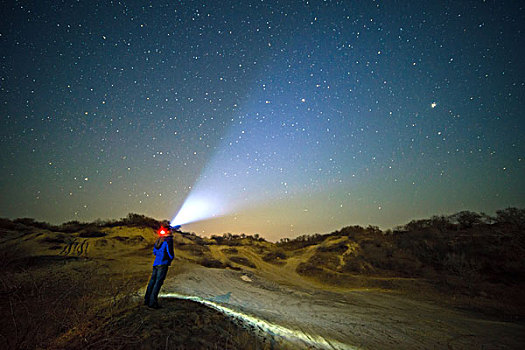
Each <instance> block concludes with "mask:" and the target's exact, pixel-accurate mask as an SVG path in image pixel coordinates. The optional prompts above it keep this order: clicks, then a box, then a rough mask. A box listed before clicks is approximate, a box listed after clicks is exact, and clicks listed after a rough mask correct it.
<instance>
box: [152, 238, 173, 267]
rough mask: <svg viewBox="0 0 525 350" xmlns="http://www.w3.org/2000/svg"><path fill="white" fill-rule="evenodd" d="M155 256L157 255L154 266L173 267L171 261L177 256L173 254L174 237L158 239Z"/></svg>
mask: <svg viewBox="0 0 525 350" xmlns="http://www.w3.org/2000/svg"><path fill="white" fill-rule="evenodd" d="M153 255H155V261H154V262H153V266H159V265H168V266H169V265H171V261H172V260H173V258H174V256H175V254H174V253H173V237H171V236H167V237H162V238H158V239H157V241H155V245H154V246H153Z"/></svg>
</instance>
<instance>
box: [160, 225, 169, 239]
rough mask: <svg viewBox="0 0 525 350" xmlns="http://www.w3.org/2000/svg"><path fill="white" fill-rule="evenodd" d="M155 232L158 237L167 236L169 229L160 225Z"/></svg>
mask: <svg viewBox="0 0 525 350" xmlns="http://www.w3.org/2000/svg"><path fill="white" fill-rule="evenodd" d="M157 234H158V235H159V237H167V236H171V234H172V233H171V229H170V228H169V226H168V227H164V226H161V227H160V228H159V229H158V230H157Z"/></svg>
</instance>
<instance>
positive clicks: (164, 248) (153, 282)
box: [144, 227, 174, 309]
mask: <svg viewBox="0 0 525 350" xmlns="http://www.w3.org/2000/svg"><path fill="white" fill-rule="evenodd" d="M157 233H158V235H159V237H158V238H157V240H156V241H155V245H154V246H153V255H155V260H154V261H153V271H152V273H151V278H150V280H149V283H148V288H147V289H146V295H144V305H146V306H148V307H150V308H153V309H160V305H159V302H158V296H159V291H160V287H162V284H163V283H164V279H165V278H166V275H167V273H168V267H169V266H170V265H171V262H172V261H173V258H174V253H173V234H172V232H171V229H169V228H164V227H161V228H160V229H159V230H158V231H157Z"/></svg>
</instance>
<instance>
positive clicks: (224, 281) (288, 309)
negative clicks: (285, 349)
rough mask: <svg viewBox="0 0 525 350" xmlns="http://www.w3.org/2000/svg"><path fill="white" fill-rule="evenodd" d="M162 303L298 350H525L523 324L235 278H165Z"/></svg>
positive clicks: (365, 294)
mask: <svg viewBox="0 0 525 350" xmlns="http://www.w3.org/2000/svg"><path fill="white" fill-rule="evenodd" d="M243 275H244V276H245V277H244V278H241V277H242V276H243ZM247 277H249V278H247ZM249 280H251V282H250V281H249ZM163 295H164V296H165V297H168V296H172V297H178V296H179V295H185V296H190V297H193V298H194V300H198V301H203V302H204V303H208V304H209V306H212V307H214V306H217V305H218V306H219V307H223V308H224V309H223V310H222V311H223V312H225V313H230V314H232V315H233V316H235V317H237V318H240V319H244V321H246V320H248V321H249V322H248V323H250V322H251V324H252V325H253V324H254V323H255V324H256V326H258V327H259V328H261V329H263V330H264V331H266V332H270V333H271V334H272V335H273V338H274V339H275V340H276V341H278V342H281V341H282V342H285V343H286V344H295V346H297V347H298V348H304V347H313V348H329V349H330V348H336V349H338V348H340V349H344V348H349V349H351V348H360V349H384V348H397V349H401V348H403V349H430V348H432V349H441V348H447V349H450V348H453V349H466V348H467V349H472V348H475V349H481V348H483V349H522V348H524V346H525V326H524V325H522V324H516V323H506V322H496V321H490V320H486V319H483V318H482V317H481V316H479V315H476V314H473V313H466V312H459V311H456V310H452V309H448V308H445V307H441V306H439V305H435V304H431V303H425V302H422V301H416V300H411V299H408V298H406V297H402V296H398V295H391V294H388V293H381V292H378V291H351V292H345V293H335V292H328V291H323V290H319V289H314V288H304V287H301V288H298V287H297V288H296V287H290V286H283V285H279V284H277V283H274V282H271V281H268V280H265V279H263V278H262V277H260V276H257V275H255V274H252V273H243V272H240V271H232V270H223V269H210V268H204V267H200V266H195V267H191V268H190V269H189V270H186V271H185V272H182V273H180V274H178V275H176V276H173V277H171V278H169V279H168V280H167V281H166V283H165V286H164V287H163ZM161 296H162V295H161ZM232 312H233V313H232ZM250 320H251V321H250Z"/></svg>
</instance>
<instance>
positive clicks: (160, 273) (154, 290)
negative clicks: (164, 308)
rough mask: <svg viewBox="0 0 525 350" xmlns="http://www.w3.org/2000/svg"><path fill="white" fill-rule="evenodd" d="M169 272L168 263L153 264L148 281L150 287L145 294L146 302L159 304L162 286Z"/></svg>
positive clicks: (154, 304) (150, 304)
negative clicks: (158, 299)
mask: <svg viewBox="0 0 525 350" xmlns="http://www.w3.org/2000/svg"><path fill="white" fill-rule="evenodd" d="M167 273H168V265H159V266H153V272H152V273H151V278H150V280H149V283H148V289H147V290H146V295H145V296H144V304H146V305H149V306H156V305H158V301H157V298H158V296H159V291H160V287H162V283H164V279H165V278H166V274H167Z"/></svg>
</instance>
